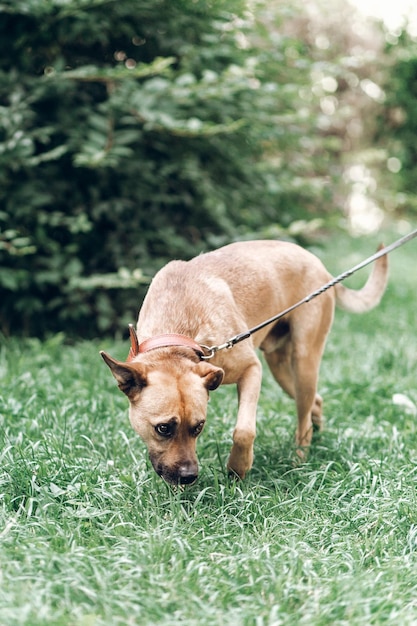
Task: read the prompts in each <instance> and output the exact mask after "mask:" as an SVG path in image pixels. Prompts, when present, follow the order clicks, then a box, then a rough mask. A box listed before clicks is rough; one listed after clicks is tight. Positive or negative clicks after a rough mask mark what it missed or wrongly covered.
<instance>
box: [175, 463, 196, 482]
mask: <svg viewBox="0 0 417 626" xmlns="http://www.w3.org/2000/svg"><path fill="white" fill-rule="evenodd" d="M197 476H198V473H197V468H196V467H195V466H194V465H182V466H181V467H180V468H178V479H179V480H178V482H179V483H180V485H192V483H194V482H195V481H196V480H197Z"/></svg>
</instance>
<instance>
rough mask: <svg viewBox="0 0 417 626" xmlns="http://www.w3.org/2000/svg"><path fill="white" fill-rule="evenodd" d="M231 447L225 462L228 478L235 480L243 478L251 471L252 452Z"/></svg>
mask: <svg viewBox="0 0 417 626" xmlns="http://www.w3.org/2000/svg"><path fill="white" fill-rule="evenodd" d="M236 448H237V446H233V448H232V450H231V452H230V456H229V460H228V461H227V471H228V472H229V475H230V476H234V477H235V478H241V479H242V480H243V478H245V476H246V473H247V472H248V471H249V470H250V469H251V467H252V464H253V450H247V449H242V448H240V449H239V450H237V449H236Z"/></svg>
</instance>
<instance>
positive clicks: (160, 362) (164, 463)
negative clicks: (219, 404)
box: [100, 352, 224, 485]
mask: <svg viewBox="0 0 417 626" xmlns="http://www.w3.org/2000/svg"><path fill="white" fill-rule="evenodd" d="M100 354H101V356H102V357H103V359H104V361H105V362H106V363H107V365H108V366H109V368H110V369H111V372H112V374H113V376H114V377H115V379H116V381H117V383H118V385H119V388H120V390H121V391H122V392H123V393H124V394H126V396H127V397H128V399H129V403H130V408H129V417H130V422H131V424H132V426H133V428H134V429H135V430H136V432H137V433H138V434H139V435H140V437H141V438H142V439H143V441H144V442H145V444H146V445H147V448H148V451H149V457H150V460H151V462H152V465H153V467H154V469H155V471H156V472H157V474H159V476H162V478H163V479H164V480H166V481H167V482H169V483H172V484H176V485H178V484H183V485H185V484H191V483H193V482H194V481H195V480H196V479H197V476H198V462H197V454H196V442H197V437H198V436H199V434H200V433H201V431H202V430H203V428H204V424H205V422H206V413H207V402H208V397H209V391H212V390H214V389H216V388H217V387H218V386H219V385H220V384H221V382H222V380H223V375H224V372H223V370H222V369H220V368H219V367H215V366H214V365H211V364H209V363H207V362H206V361H193V360H191V359H187V358H184V357H181V356H178V355H171V357H167V354H165V358H156V359H155V358H153V359H149V357H143V358H142V360H139V359H135V360H134V361H132V362H130V363H124V362H121V361H116V360H115V359H113V358H112V357H111V356H109V355H108V354H106V353H105V352H101V353H100ZM163 356H164V355H162V357H163Z"/></svg>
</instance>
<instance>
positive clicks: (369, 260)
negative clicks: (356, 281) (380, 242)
mask: <svg viewBox="0 0 417 626" xmlns="http://www.w3.org/2000/svg"><path fill="white" fill-rule="evenodd" d="M414 237H417V229H415V230H413V231H411V233H408V235H404V237H401V238H400V239H397V241H394V242H393V243H391V244H390V245H389V246H386V247H384V248H381V249H380V250H378V252H375V254H373V255H372V256H370V257H368V258H367V259H365V260H364V261H362V262H361V263H358V265H355V266H354V267H352V268H351V269H350V270H347V271H346V272H343V274H339V276H336V278H333V279H332V280H330V281H329V282H328V283H326V284H325V285H323V286H322V287H320V288H319V289H317V290H316V291H313V292H312V293H310V294H309V295H308V296H306V297H305V298H303V299H302V300H299V302H296V303H295V304H293V305H292V306H290V307H288V309H285V311H281V313H278V315H274V317H270V318H269V319H267V320H265V322H262V323H261V324H258V325H257V326H254V327H253V328H250V329H249V330H246V331H245V332H243V333H239V334H238V335H235V336H234V337H231V338H230V339H229V340H228V341H225V343H222V344H220V345H218V346H201V347H202V348H204V350H206V351H207V354H206V355H204V356H203V357H201V358H202V359H212V358H213V357H214V355H215V354H216V352H218V351H219V350H225V349H228V348H233V346H235V345H236V344H237V343H240V342H241V341H244V340H245V339H249V337H251V336H252V335H253V334H254V333H256V332H257V331H258V330H261V329H262V328H265V326H268V325H269V324H272V323H273V322H277V321H278V320H279V319H281V318H282V317H284V316H285V315H288V313H291V311H294V309H297V308H298V307H299V306H301V305H302V304H306V303H307V302H310V301H311V300H313V299H314V298H317V296H319V295H320V294H322V293H324V292H325V291H327V290H328V289H330V288H331V287H334V286H335V285H337V283H341V282H342V281H343V280H345V279H346V278H348V277H349V276H352V274H354V273H355V272H357V271H358V270H361V269H362V268H363V267H366V266H367V265H369V264H370V263H373V262H374V261H376V260H377V259H379V258H380V257H381V256H385V255H386V254H389V253H390V252H392V251H393V250H395V249H396V248H399V247H400V246H403V245H404V244H405V243H408V242H409V241H411V239H414Z"/></svg>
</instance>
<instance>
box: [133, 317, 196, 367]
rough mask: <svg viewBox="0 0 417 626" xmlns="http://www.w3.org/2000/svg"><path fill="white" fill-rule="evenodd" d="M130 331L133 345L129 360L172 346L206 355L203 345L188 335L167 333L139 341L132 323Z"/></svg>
mask: <svg viewBox="0 0 417 626" xmlns="http://www.w3.org/2000/svg"><path fill="white" fill-rule="evenodd" d="M129 333H130V342H131V346H130V350H129V354H128V356H127V359H126V360H127V362H130V361H132V360H133V359H134V358H135V357H136V356H138V355H139V354H143V353H145V352H150V351H151V350H156V349H157V348H168V347H171V346H176V347H182V348H191V349H192V350H194V352H195V353H196V354H197V355H198V356H199V357H200V358H201V357H202V356H203V355H204V352H203V350H202V348H201V346H200V345H199V344H198V343H197V342H196V341H194V339H191V337H187V336H186V335H179V334H177V333H166V334H163V335H155V336H154V337H149V339H145V341H142V343H139V341H138V337H137V334H136V331H135V329H134V327H133V326H132V325H131V324H130V325H129Z"/></svg>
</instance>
